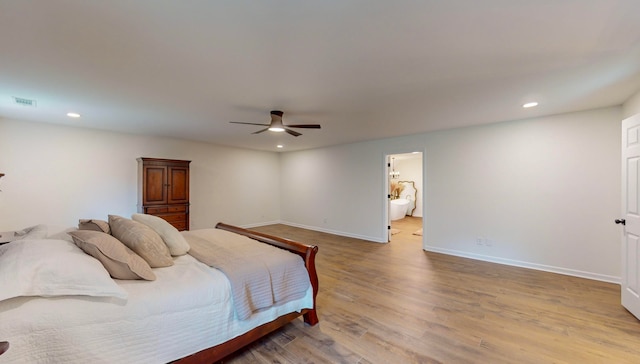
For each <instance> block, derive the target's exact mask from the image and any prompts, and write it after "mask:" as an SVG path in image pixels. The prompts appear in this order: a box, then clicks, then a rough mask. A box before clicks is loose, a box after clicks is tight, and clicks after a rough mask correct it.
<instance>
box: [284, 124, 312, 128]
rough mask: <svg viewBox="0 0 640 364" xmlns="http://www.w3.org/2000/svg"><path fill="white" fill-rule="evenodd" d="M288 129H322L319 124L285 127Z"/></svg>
mask: <svg viewBox="0 0 640 364" xmlns="http://www.w3.org/2000/svg"><path fill="white" fill-rule="evenodd" d="M285 126H286V127H287V128H305V129H320V125H318V124H296V125H285Z"/></svg>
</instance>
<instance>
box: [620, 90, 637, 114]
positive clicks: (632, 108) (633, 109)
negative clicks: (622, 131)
mask: <svg viewBox="0 0 640 364" xmlns="http://www.w3.org/2000/svg"><path fill="white" fill-rule="evenodd" d="M622 110H623V118H624V119H626V118H628V117H630V116H633V115H636V114H640V91H638V92H636V93H635V94H634V95H631V97H629V99H628V100H627V101H626V102H625V103H624V105H622Z"/></svg>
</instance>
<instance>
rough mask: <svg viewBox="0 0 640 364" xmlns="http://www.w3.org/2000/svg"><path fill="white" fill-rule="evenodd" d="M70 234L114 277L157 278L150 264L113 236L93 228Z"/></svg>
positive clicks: (81, 247)
mask: <svg viewBox="0 0 640 364" xmlns="http://www.w3.org/2000/svg"><path fill="white" fill-rule="evenodd" d="M69 235H71V237H73V242H74V243H75V244H76V245H77V246H78V247H79V248H80V249H82V250H84V252H85V253H87V254H89V255H91V256H92V257H94V258H96V259H98V260H99V261H100V263H102V265H103V266H104V268H105V269H106V270H107V271H108V272H109V274H110V275H111V276H112V277H113V278H116V279H146V280H148V281H153V280H155V279H156V275H155V274H154V273H153V271H152V270H151V267H149V264H147V262H145V261H144V259H142V258H140V257H139V256H138V255H137V254H136V253H134V252H133V251H132V250H131V249H129V248H127V247H126V246H125V245H124V244H122V242H120V241H119V240H118V239H116V238H114V237H113V236H111V235H109V234H105V233H103V232H101V231H93V230H76V231H71V232H69Z"/></svg>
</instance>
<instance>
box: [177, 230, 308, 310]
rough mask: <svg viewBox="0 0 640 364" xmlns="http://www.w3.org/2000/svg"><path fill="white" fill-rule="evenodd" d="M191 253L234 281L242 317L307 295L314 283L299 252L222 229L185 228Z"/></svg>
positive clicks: (235, 294)
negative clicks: (295, 252)
mask: <svg viewBox="0 0 640 364" xmlns="http://www.w3.org/2000/svg"><path fill="white" fill-rule="evenodd" d="M182 235H184V237H185V239H186V240H187V242H188V243H189V245H190V246H191V249H189V254H190V255H191V256H193V257H194V258H196V259H197V260H199V261H200V262H202V263H204V264H206V265H208V266H211V267H214V268H216V269H219V270H221V271H222V272H223V273H224V274H225V275H226V276H227V278H228V279H229V282H231V294H232V297H233V304H234V308H235V310H236V315H237V316H238V318H239V319H240V320H244V319H247V318H249V316H251V314H252V313H253V312H255V311H258V310H260V309H263V308H267V307H271V306H273V305H277V304H281V303H284V302H287V301H290V300H294V299H299V298H302V297H304V295H305V293H306V291H307V289H308V288H309V286H310V285H311V283H310V281H309V274H308V273H307V269H306V268H305V266H304V261H303V260H302V258H301V257H300V256H299V255H296V254H293V253H290V252H288V251H286V250H284V249H280V248H276V247H273V246H271V245H268V244H264V243H261V242H258V241H255V240H253V239H250V238H248V237H246V236H242V235H239V234H235V233H232V232H229V231H225V230H220V229H201V230H192V231H183V232H182Z"/></svg>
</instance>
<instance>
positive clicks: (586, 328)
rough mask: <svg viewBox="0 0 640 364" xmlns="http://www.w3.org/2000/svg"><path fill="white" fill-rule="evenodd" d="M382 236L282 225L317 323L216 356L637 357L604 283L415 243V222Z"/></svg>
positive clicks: (615, 291)
mask: <svg viewBox="0 0 640 364" xmlns="http://www.w3.org/2000/svg"><path fill="white" fill-rule="evenodd" d="M392 226H393V228H397V229H399V230H401V231H400V233H398V234H394V235H393V236H392V237H391V242H390V243H388V244H380V243H373V242H367V241H363V240H359V239H353V238H347V237H340V236H335V235H331V234H326V233H321V232H315V231H310V230H305V229H300V228H295V227H291V226H286V225H269V226H263V227H259V228H255V229H256V230H259V231H263V232H265V233H269V234H274V235H279V236H284V237H287V238H290V239H293V240H298V241H302V242H305V243H310V244H315V245H318V247H319V252H318V255H317V269H318V276H319V281H320V290H319V294H318V300H317V307H318V315H319V317H320V323H319V324H318V325H316V326H314V327H309V326H306V325H305V324H304V323H303V322H302V320H295V321H294V322H292V323H291V324H289V325H287V326H285V327H284V328H282V329H280V330H278V331H276V332H274V333H273V334H271V335H269V336H267V337H266V338H264V339H263V340H261V341H259V342H257V343H254V344H253V345H250V346H249V347H247V348H245V349H243V350H242V351H240V352H238V353H236V354H235V355H233V356H232V357H230V358H227V359H226V360H225V361H224V362H226V363H233V364H243V363H282V364H295V363H354V364H377V363H384V364H386V363H532V364H538V363H640V322H638V320H636V319H635V318H634V317H633V316H632V315H631V314H629V313H628V312H627V311H626V310H625V309H624V308H623V307H622V306H621V305H620V287H619V286H618V285H615V284H610V283H606V282H598V281H592V280H588V279H583V278H576V277H569V276H563V275H559V274H554V273H549V272H541V271H535V270H530V269H524V268H517V267H511V266H505V265H499V264H494V263H488V262H481V261H475V260H471V259H465V258H460V257H454V256H447V255H443V254H436V253H430V252H425V251H423V250H422V236H417V235H413V234H412V233H413V232H415V231H416V230H418V229H419V228H420V227H422V224H421V219H419V218H413V217H407V218H405V219H401V220H398V221H394V222H393V223H392Z"/></svg>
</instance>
